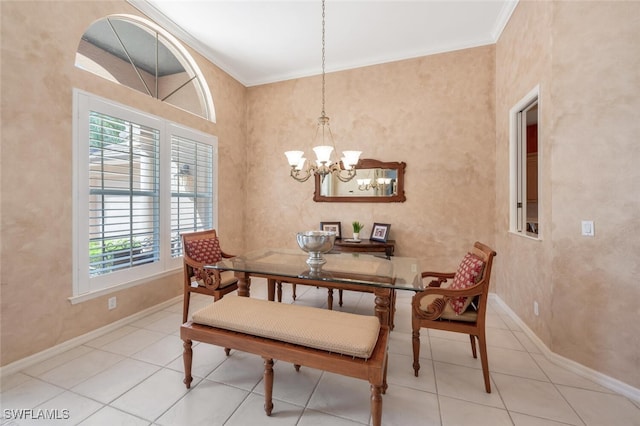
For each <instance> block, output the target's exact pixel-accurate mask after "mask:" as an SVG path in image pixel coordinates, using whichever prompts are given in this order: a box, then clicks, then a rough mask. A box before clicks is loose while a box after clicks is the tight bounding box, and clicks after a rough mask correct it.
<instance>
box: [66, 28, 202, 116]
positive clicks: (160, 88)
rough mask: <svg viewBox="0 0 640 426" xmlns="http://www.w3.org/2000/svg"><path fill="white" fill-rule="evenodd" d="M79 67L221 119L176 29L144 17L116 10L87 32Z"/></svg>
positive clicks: (187, 109) (79, 48) (200, 113)
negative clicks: (168, 30)
mask: <svg viewBox="0 0 640 426" xmlns="http://www.w3.org/2000/svg"><path fill="white" fill-rule="evenodd" d="M76 66H77V67H78V68H81V69H84V70H86V71H89V72H92V73H94V74H97V75H99V76H101V77H104V78H106V79H109V80H111V81H115V82H117V83H119V84H122V85H124V86H127V87H130V88H132V89H135V90H138V91H140V92H142V93H146V94H147V95H149V96H152V97H154V98H156V99H159V100H161V101H162V102H167V103H169V104H171V105H174V106H176V107H178V108H181V109H183V110H186V111H189V112H192V113H193V114H197V115H199V116H201V117H204V118H206V119H208V120H211V121H214V122H215V111H214V108H213V101H212V99H211V93H210V92H209V89H208V86H207V84H206V82H205V80H204V77H203V76H202V73H201V72H200V69H199V68H198V66H197V65H196V63H195V61H194V60H193V58H192V57H191V55H189V53H188V52H187V51H186V49H184V47H183V46H182V45H181V44H180V43H179V42H178V40H176V39H175V37H173V36H172V35H171V34H169V33H167V32H166V31H164V30H163V29H162V28H160V27H158V26H157V25H155V24H153V23H152V22H150V21H147V20H145V19H142V18H138V17H135V16H130V15H112V16H108V17H106V18H103V19H100V20H98V21H96V22H94V23H93V24H92V25H91V26H90V27H89V28H88V29H87V31H86V32H85V33H84V34H83V36H82V39H81V40H80V43H79V45H78V51H77V53H76Z"/></svg>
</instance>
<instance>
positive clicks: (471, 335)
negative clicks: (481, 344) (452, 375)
mask: <svg viewBox="0 0 640 426" xmlns="http://www.w3.org/2000/svg"><path fill="white" fill-rule="evenodd" d="M469 338H470V339H471V352H472V353H473V357H474V358H478V354H477V352H476V337H475V336H474V335H473V334H470V335H469Z"/></svg>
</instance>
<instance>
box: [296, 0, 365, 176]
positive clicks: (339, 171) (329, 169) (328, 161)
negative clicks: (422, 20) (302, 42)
mask: <svg viewBox="0 0 640 426" xmlns="http://www.w3.org/2000/svg"><path fill="white" fill-rule="evenodd" d="M324 2H325V0H322V112H321V113H320V117H319V118H318V125H317V126H316V132H315V136H314V138H313V140H314V142H315V141H316V140H318V139H320V144H319V145H318V146H315V147H314V148H313V152H315V154H316V162H315V164H314V163H311V162H309V163H308V164H307V167H306V168H305V163H307V159H306V158H304V151H287V152H285V153H284V154H285V155H286V156H287V160H288V161H289V166H291V177H292V178H294V179H295V180H297V181H298V182H305V181H307V180H308V179H309V178H310V177H311V176H313V175H319V176H320V177H321V180H323V181H324V178H325V177H326V176H327V175H330V174H332V175H334V176H335V177H337V178H338V179H339V180H341V181H342V182H348V181H350V180H351V179H353V178H354V177H355V176H356V170H355V166H356V164H358V160H359V159H360V154H362V151H343V153H342V154H343V157H342V158H341V161H335V160H332V153H333V152H334V151H335V146H336V145H335V142H334V141H333V134H332V133H331V127H329V117H327V115H326V114H325V111H324V104H325V71H324V70H325V22H324V18H325V6H324ZM325 137H326V138H328V139H329V143H327V142H325Z"/></svg>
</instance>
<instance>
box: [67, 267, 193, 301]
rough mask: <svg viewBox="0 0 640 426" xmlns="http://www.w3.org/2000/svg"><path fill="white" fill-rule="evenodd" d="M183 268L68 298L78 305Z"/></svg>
mask: <svg viewBox="0 0 640 426" xmlns="http://www.w3.org/2000/svg"><path fill="white" fill-rule="evenodd" d="M181 270H182V267H179V268H174V269H170V270H168V271H164V272H161V273H159V274H154V275H150V276H148V277H144V278H140V279H138V280H134V281H129V282H126V283H122V284H118V285H114V286H112V287H107V288H103V289H100V290H96V291H90V292H89V293H84V294H79V295H77V296H71V297H69V298H68V300H69V302H71V304H72V305H76V304H78V303H82V302H86V301H87V300H91V299H95V298H97V297H101V296H105V295H107V294H111V293H115V292H116V291H120V290H124V289H127V288H131V287H135V286H138V285H142V284H147V283H149V282H152V281H155V280H158V279H160V278H163V277H166V276H168V275H172V274H175V273H177V272H179V271H181Z"/></svg>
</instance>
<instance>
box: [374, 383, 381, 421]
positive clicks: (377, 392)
mask: <svg viewBox="0 0 640 426" xmlns="http://www.w3.org/2000/svg"><path fill="white" fill-rule="evenodd" d="M371 423H372V424H373V426H382V386H374V385H371Z"/></svg>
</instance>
